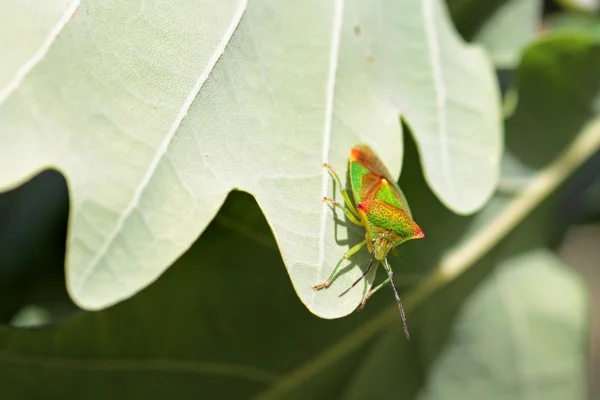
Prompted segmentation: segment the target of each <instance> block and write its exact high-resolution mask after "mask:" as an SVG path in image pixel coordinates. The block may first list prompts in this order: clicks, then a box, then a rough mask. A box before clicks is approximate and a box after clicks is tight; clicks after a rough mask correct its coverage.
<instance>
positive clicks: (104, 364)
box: [0, 350, 278, 383]
mask: <svg viewBox="0 0 600 400" xmlns="http://www.w3.org/2000/svg"><path fill="white" fill-rule="evenodd" d="M0 361H4V362H6V363H9V364H13V365H24V366H37V367H43V368H46V369H52V368H54V369H71V370H78V371H81V370H85V371H95V372H100V371H106V372H114V371H123V372H136V373H139V372H145V371H146V372H165V373H175V372H180V373H187V374H196V375H214V376H229V377H234V378H238V379H244V380H248V381H253V382H260V383H272V382H273V381H275V380H276V379H277V378H278V375H277V374H275V373H273V372H270V371H265V370H262V369H259V368H256V367H252V366H247V365H241V364H229V363H219V362H210V361H196V360H172V359H167V358H154V359H148V358H140V359H137V360H135V359H118V358H116V359H101V358H97V359H81V358H60V357H35V356H31V355H23V354H17V353H11V352H8V351H2V350H0Z"/></svg>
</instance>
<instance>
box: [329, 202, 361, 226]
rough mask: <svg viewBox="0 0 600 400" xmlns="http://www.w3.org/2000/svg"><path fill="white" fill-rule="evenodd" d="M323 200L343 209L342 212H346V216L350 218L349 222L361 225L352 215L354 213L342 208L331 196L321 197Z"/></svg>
mask: <svg viewBox="0 0 600 400" xmlns="http://www.w3.org/2000/svg"><path fill="white" fill-rule="evenodd" d="M323 201H326V202H328V203H329V204H331V205H332V206H334V207H339V208H341V209H342V211H344V214H346V217H348V219H349V220H350V222H352V223H353V224H356V225H359V226H363V224H362V223H361V222H360V221H359V220H358V219H357V218H356V217H355V216H354V214H352V212H351V211H350V210H349V209H347V208H344V207H343V206H342V205H341V204H340V203H338V202H337V201H335V200H333V199H332V198H329V197H323Z"/></svg>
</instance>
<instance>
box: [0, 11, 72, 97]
mask: <svg viewBox="0 0 600 400" xmlns="http://www.w3.org/2000/svg"><path fill="white" fill-rule="evenodd" d="M79 4H81V0H72V1H71V2H70V3H69V6H68V7H67V9H66V10H65V13H64V14H63V16H62V18H61V19H60V20H59V21H58V23H57V24H56V25H55V26H54V28H52V30H51V31H50V33H49V34H48V37H47V38H46V40H45V41H44V43H42V45H41V46H40V48H39V49H38V50H37V51H36V52H35V53H34V54H33V56H32V57H31V58H30V59H29V60H27V62H25V63H24V64H23V66H21V68H19V70H18V71H17V73H16V74H15V76H14V77H13V78H12V79H11V80H10V81H9V82H8V85H6V86H5V87H4V89H2V90H1V91H0V105H2V103H3V102H4V101H5V100H6V99H7V98H8V97H9V96H10V95H11V94H12V93H13V92H14V91H15V90H17V89H18V88H19V86H20V85H21V82H23V80H24V79H25V77H26V76H27V75H28V74H29V72H30V71H31V70H32V69H33V68H34V67H35V66H36V65H37V63H38V62H40V60H42V59H43V58H44V56H45V55H46V53H48V50H49V49H50V46H52V43H54V41H55V40H56V38H57V37H58V35H59V34H60V33H61V32H62V30H63V29H64V27H65V26H66V25H67V23H68V22H69V21H70V20H71V18H72V17H73V15H75V12H76V11H77V9H78V8H79Z"/></svg>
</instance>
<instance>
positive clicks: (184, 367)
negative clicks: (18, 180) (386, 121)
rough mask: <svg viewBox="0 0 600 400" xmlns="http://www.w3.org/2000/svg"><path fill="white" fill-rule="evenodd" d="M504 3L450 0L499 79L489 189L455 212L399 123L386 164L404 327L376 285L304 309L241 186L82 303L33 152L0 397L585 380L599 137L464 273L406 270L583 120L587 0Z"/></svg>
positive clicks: (61, 201)
mask: <svg viewBox="0 0 600 400" xmlns="http://www.w3.org/2000/svg"><path fill="white" fill-rule="evenodd" d="M509 3H510V1H508V0H504V1H489V2H481V1H476V0H448V6H449V10H450V12H451V15H452V17H453V19H454V22H455V24H456V26H457V29H458V30H459V32H460V33H461V34H462V35H463V37H464V38H465V39H467V40H475V41H477V40H480V41H481V42H482V43H485V44H486V46H488V49H489V50H490V53H491V54H492V55H493V56H494V57H493V58H494V60H495V61H496V63H497V66H498V77H499V82H500V85H501V87H502V88H503V93H504V96H505V97H504V100H505V112H506V120H505V129H506V151H505V155H504V159H503V170H502V179H501V181H500V185H499V188H498V192H497V193H496V194H495V195H494V197H493V199H492V200H491V201H490V203H489V204H488V205H487V206H486V207H485V208H484V209H483V210H482V211H481V212H479V213H477V214H476V215H473V216H469V217H462V216H457V215H455V214H453V213H451V212H450V211H448V210H447V209H446V208H445V207H444V206H442V205H441V204H440V203H439V201H438V200H437V198H436V197H435V196H434V195H433V194H432V193H431V191H430V189H429V188H428V186H427V185H426V183H425V182H424V180H423V174H422V171H421V168H420V164H419V160H418V155H417V153H416V149H415V145H414V143H413V142H412V139H411V137H410V135H406V136H405V149H406V150H405V161H404V166H403V172H402V176H401V178H400V184H401V186H402V187H403V189H404V191H405V193H406V195H407V197H408V199H409V201H410V204H411V207H412V209H413V213H414V215H416V216H418V222H419V224H420V225H421V226H422V227H424V229H425V230H426V232H427V240H423V241H418V242H415V243H410V244H407V245H406V247H404V246H403V248H402V249H401V253H402V258H400V259H395V260H393V263H394V265H395V266H396V268H395V271H397V278H396V281H397V284H398V285H399V286H400V290H401V291H402V293H403V296H404V294H406V293H408V295H407V296H404V299H405V302H406V308H407V310H408V319H409V328H410V330H411V336H412V338H411V340H410V341H406V340H404V338H403V333H402V325H401V322H400V318H399V315H398V314H397V309H396V305H395V303H394V301H393V297H392V296H391V293H385V292H386V291H383V293H380V294H378V295H377V296H375V297H373V299H372V300H370V301H369V303H368V305H367V307H366V308H365V310H364V311H363V312H361V313H354V314H351V315H350V316H348V317H346V318H342V319H339V320H322V319H319V318H317V317H316V316H314V315H312V314H311V313H310V312H309V311H308V310H307V309H306V308H305V307H304V306H303V305H302V304H301V303H300V301H299V300H298V298H297V296H296V294H295V292H294V291H293V289H292V286H291V284H290V282H289V277H288V275H287V273H286V270H285V267H284V265H283V263H282V260H281V257H280V255H279V252H278V249H277V244H276V243H275V240H274V238H273V236H272V234H271V231H270V229H269V227H268V225H267V223H266V221H265V219H264V216H263V214H262V212H261V210H260V209H259V208H258V206H257V204H256V202H255V201H254V199H253V198H252V197H251V196H250V195H248V194H245V193H242V192H232V193H231V194H230V195H229V197H228V199H227V201H226V203H225V205H224V206H223V208H222V209H221V211H220V212H219V214H218V215H217V217H216V218H215V220H214V221H213V222H212V224H211V225H210V227H209V228H208V229H207V230H206V231H205V232H204V233H202V235H201V236H200V237H199V238H198V240H197V242H196V243H195V244H194V245H193V247H192V248H191V249H190V250H189V251H188V252H187V253H186V254H184V255H183V256H182V257H181V258H180V259H179V260H178V261H177V262H176V263H175V264H174V265H173V266H172V267H171V268H169V269H168V271H167V272H166V273H165V274H164V275H163V276H162V277H161V278H160V279H159V280H158V281H157V282H155V283H154V284H152V285H151V286H150V287H148V288H147V289H145V290H143V291H142V292H141V293H139V294H138V295H136V296H134V297H133V298H131V299H129V300H126V301H124V302H122V303H120V304H117V305H115V306H113V307H110V308H108V309H105V310H102V311H99V312H84V311H81V310H79V309H78V308H77V307H76V306H75V305H74V304H73V303H72V302H71V301H70V300H69V297H68V295H67V293H66V290H65V285H64V279H65V277H64V257H65V256H64V254H65V237H66V230H67V217H68V210H69V199H68V191H67V186H66V182H65V180H64V178H63V177H62V176H61V175H60V174H59V173H58V172H56V171H46V172H43V173H42V174H40V175H38V176H36V177H35V178H33V179H32V180H31V181H30V182H28V183H26V184H25V185H23V186H22V187H19V188H17V189H15V190H12V191H10V192H6V193H3V194H0V324H2V325H3V326H0V392H1V393H3V395H1V396H0V397H2V398H7V399H30V398H71V397H72V398H90V399H94V398H95V399H104V398H109V397H112V398H123V399H125V398H164V397H165V396H168V395H172V396H176V397H177V398H254V397H255V398H286V399H293V398H298V399H308V398H323V399H334V398H343V399H364V398H382V399H383V398H401V399H464V398H477V399H479V398H532V399H579V398H598V397H600V386H598V382H597V381H596V380H595V379H590V377H597V376H600V345H599V343H600V325H599V323H600V311H599V310H600V308H599V305H600V297H599V295H598V293H600V274H599V272H598V260H600V250H599V246H598V243H600V155H599V154H598V153H596V154H595V155H594V156H592V157H589V158H586V159H582V160H575V161H574V162H575V164H577V162H579V161H581V162H582V165H580V166H579V165H577V166H576V168H575V167H574V169H572V170H569V169H568V168H567V170H569V171H571V172H573V173H572V174H569V176H568V177H566V178H565V179H562V180H560V182H559V185H558V187H557V188H556V190H552V191H551V193H550V194H549V195H548V196H543V198H541V199H540V201H539V202H538V203H539V204H538V203H536V204H535V207H534V208H533V210H532V212H531V213H527V215H524V216H523V218H522V219H519V221H518V224H516V227H515V228H514V229H512V230H511V231H510V233H509V234H508V235H506V236H505V237H504V238H503V239H502V240H500V241H499V242H498V243H493V245H492V246H490V247H489V248H488V249H486V252H485V254H483V255H482V256H481V257H479V258H478V259H477V260H476V262H475V263H474V264H473V265H470V267H469V268H468V269H467V270H466V271H464V273H463V274H461V275H460V276H458V275H457V276H456V277H453V278H454V279H453V280H451V281H449V282H447V284H445V285H440V286H435V288H434V289H435V290H431V291H430V292H427V291H425V292H419V290H421V289H418V288H421V287H422V286H420V284H422V283H423V282H428V279H430V278H428V277H431V276H435V272H432V271H434V270H435V269H436V267H437V266H438V265H439V264H440V260H442V259H443V258H444V257H445V256H446V255H447V254H448V252H450V251H451V250H452V249H454V248H456V247H457V246H460V245H461V243H465V242H467V241H468V240H469V238H471V237H475V236H476V235H477V234H478V233H479V232H481V231H482V230H485V229H486V228H487V227H489V226H490V225H492V224H497V223H499V222H501V220H499V219H498V217H499V216H503V215H504V214H502V212H503V211H504V210H505V209H506V207H507V206H509V205H511V204H514V203H513V202H514V201H515V199H519V198H522V197H523V196H524V195H523V190H524V189H525V188H527V186H528V184H529V183H530V182H532V181H534V180H535V179H537V177H538V175H537V174H539V173H540V171H544V170H545V169H546V168H549V167H551V166H552V165H555V164H557V161H556V160H558V159H560V157H561V154H563V152H564V151H565V150H566V149H568V148H569V146H571V145H572V144H573V143H575V142H576V141H577V140H579V139H580V138H581V137H584V136H585V135H588V136H593V135H598V134H599V133H598V132H599V128H598V124H596V125H594V121H595V120H596V119H597V117H598V114H599V113H600V72H599V71H600V45H599V41H600V16H599V15H598V13H597V10H593V9H585V8H584V9H582V7H583V6H582V5H581V4H574V3H573V2H567V1H563V2H551V1H546V2H544V8H543V10H542V9H539V8H536V7H535V6H536V5H538V6H539V3H538V2H522V3H523V4H522V5H521V7H527V5H525V3H528V4H530V5H531V4H533V7H532V9H533V10H534V11H536V12H538V13H539V14H540V15H539V18H537V22H536V24H535V30H534V31H533V32H531V35H532V36H531V37H527V38H526V40H525V39H523V37H524V36H523V34H521V35H515V38H514V39H515V42H511V43H507V42H509V39H512V37H511V35H510V32H512V31H513V30H519V29H522V30H523V31H527V29H526V27H522V26H515V25H514V24H515V19H512V18H507V17H504V22H506V20H508V21H509V22H512V24H513V25H512V26H513V28H512V29H509V28H510V26H511V25H510V24H508V25H505V26H504V28H502V26H501V25H502V22H503V18H500V17H499V13H501V12H503V10H504V11H506V10H507V8H506V6H507V5H508V4H509ZM522 12H524V11H523V10H522V9H520V10H519V13H522ZM492 24H498V26H499V27H497V28H494V29H498V30H499V31H500V32H504V34H498V33H494V32H493V29H492V28H490V26H491V25H492ZM507 26H508V27H509V28H507ZM502 29H503V30H502ZM482 32H484V33H482ZM406 128H407V129H409V128H408V127H406ZM567 161H568V160H567ZM567 164H568V162H567ZM307 251H308V250H307ZM431 274H433V275H431ZM5 396H6V397H5Z"/></svg>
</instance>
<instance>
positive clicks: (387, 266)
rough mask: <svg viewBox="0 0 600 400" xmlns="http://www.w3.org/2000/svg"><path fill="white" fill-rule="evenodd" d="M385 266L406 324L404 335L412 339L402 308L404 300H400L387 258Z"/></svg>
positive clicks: (403, 321)
mask: <svg viewBox="0 0 600 400" xmlns="http://www.w3.org/2000/svg"><path fill="white" fill-rule="evenodd" d="M383 265H384V267H385V272H387V275H388V278H390V283H391V284H392V289H393V290H394V296H396V301H397V302H398V308H399V309H400V315H401V316H402V323H403V324H404V334H405V335H406V338H407V339H410V335H409V334H408V326H407V325H406V315H405V314H404V307H402V300H400V295H399V294H398V290H396V285H395V284H394V277H393V273H392V269H391V268H390V265H389V264H388V261H387V258H386V259H385V262H384V264H383Z"/></svg>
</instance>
